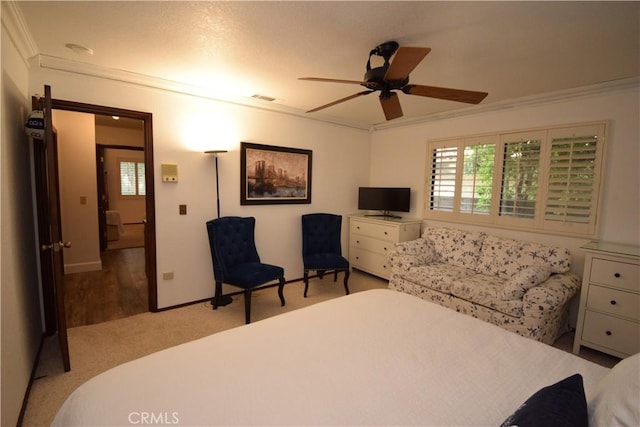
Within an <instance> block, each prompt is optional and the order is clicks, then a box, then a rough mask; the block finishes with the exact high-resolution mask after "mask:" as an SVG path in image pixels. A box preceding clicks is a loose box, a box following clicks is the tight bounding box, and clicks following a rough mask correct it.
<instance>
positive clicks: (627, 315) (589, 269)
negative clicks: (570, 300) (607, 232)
mask: <svg viewBox="0 0 640 427" xmlns="http://www.w3.org/2000/svg"><path fill="white" fill-rule="evenodd" d="M581 249H582V250H584V251H585V252H586V258H585V264H584V274H583V278H582V289H581V290H580V309H579V312H578V323H577V326H576V335H575V339H574V342H573V352H574V353H575V354H578V353H579V352H580V346H585V347H590V348H593V349H595V350H598V351H602V352H604V353H608V354H611V355H613V356H616V357H621V358H624V357H627V356H630V355H632V354H635V353H638V352H640V247H638V246H634V245H622V244H617V243H611V242H590V243H588V244H586V245H584V246H582V247H581Z"/></svg>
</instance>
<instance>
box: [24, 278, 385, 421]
mask: <svg viewBox="0 0 640 427" xmlns="http://www.w3.org/2000/svg"><path fill="white" fill-rule="evenodd" d="M387 285H388V282H387V281H385V280H382V279H380V278H377V277H374V276H371V275H368V274H366V273H360V272H358V271H354V272H353V273H352V274H351V278H350V279H349V290H350V291H351V293H354V292H361V291H364V290H368V289H378V288H386V287H387ZM303 290H304V284H303V283H302V282H296V283H290V284H288V285H285V288H284V296H285V300H286V305H285V306H284V307H281V306H280V300H279V298H278V292H277V288H269V289H265V290H261V291H257V292H254V296H253V300H252V304H251V321H252V322H257V321H260V320H262V319H266V318H268V317H271V316H275V315H278V314H281V313H284V312H287V311H292V310H296V309H299V308H303V307H306V306H309V305H312V304H315V303H318V302H321V301H326V300H329V299H332V298H337V297H340V296H343V295H344V287H343V286H342V274H340V275H339V277H338V282H337V283H334V282H333V275H329V276H325V277H324V279H323V280H320V279H317V278H316V279H312V280H311V281H310V284H309V292H308V294H307V295H308V296H307V298H304V297H303V295H302V294H303ZM242 325H244V303H243V296H241V295H240V296H235V297H234V301H233V303H232V304H230V305H227V306H225V307H221V308H219V309H218V310H215V311H214V310H212V308H211V304H210V303H198V304H193V305H189V306H186V307H181V308H177V309H172V310H167V311H162V312H158V313H143V314H138V315H135V316H131V317H127V318H124V319H118V320H113V321H109V322H104V323H100V324H96V325H88V326H78V327H75V328H70V329H69V330H68V336H69V353H70V359H71V371H70V372H66V373H65V372H64V370H63V367H62V362H61V358H60V351H59V347H58V345H57V341H56V337H52V338H49V339H47V341H46V342H45V345H44V348H43V350H42V353H41V357H40V364H39V366H38V370H37V373H36V376H35V378H36V380H35V381H34V382H33V385H32V388H31V393H30V396H29V401H28V403H27V407H26V411H25V416H24V420H23V425H24V426H48V425H50V424H51V422H52V421H53V418H54V416H55V414H56V412H57V411H58V408H59V407H60V406H61V405H62V403H63V402H64V400H65V399H66V398H67V396H69V394H71V392H72V391H73V390H75V389H76V388H77V387H78V386H80V385H81V384H82V383H84V382H85V381H87V380H88V379H90V378H92V377H94V376H96V375H98V374H100V373H101V372H104V371H106V370H108V369H110V368H112V367H114V366H117V365H120V364H122V363H125V362H127V361H130V360H134V359H137V358H140V357H142V356H145V355H147V354H150V353H153V352H156V351H158V350H162V349H164V348H168V347H172V346H175V345H178V344H182V343H185V342H188V341H192V340H194V339H197V338H202V337H205V336H207V335H210V334H213V333H216V332H220V331H223V330H225V329H230V328H234V327H238V326H242Z"/></svg>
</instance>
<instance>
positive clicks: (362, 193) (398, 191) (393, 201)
mask: <svg viewBox="0 0 640 427" xmlns="http://www.w3.org/2000/svg"><path fill="white" fill-rule="evenodd" d="M410 202H411V188H408V187H360V188H358V209H360V210H366V211H381V213H380V214H376V215H369V216H384V217H395V218H400V217H399V216H396V215H392V214H391V212H409V208H410Z"/></svg>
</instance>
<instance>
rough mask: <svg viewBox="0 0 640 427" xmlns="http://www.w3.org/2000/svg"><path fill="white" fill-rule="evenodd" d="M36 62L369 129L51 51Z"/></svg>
mask: <svg viewBox="0 0 640 427" xmlns="http://www.w3.org/2000/svg"><path fill="white" fill-rule="evenodd" d="M37 66H39V67H41V68H45V69H50V70H56V71H64V72H67V73H74V74H79V75H83V76H88V77H97V78H101V79H105V80H111V81H116V82H121V83H129V84H134V85H137V86H143V87H148V88H152V89H157V90H162V91H168V92H173V93H179V94H183V95H189V96H195V97H198V98H205V99H210V100H214V101H218V102H224V103H227V104H234V105H240V106H244V107H249V108H254V109H259V110H265V111H271V112H277V113H282V114H288V115H291V116H296V117H300V118H304V119H307V120H314V121H322V122H326V123H331V124H335V125H340V126H346V127H350V128H356V129H361V130H369V128H370V126H369V125H368V124H362V123H354V122H352V121H348V120H344V119H340V118H336V117H331V116H325V117H313V118H312V117H309V116H308V115H307V114H306V113H305V112H304V111H303V110H300V109H298V108H293V107H288V106H285V105H281V104H278V103H272V102H268V101H262V100H258V99H254V98H247V97H240V96H238V97H233V96H229V95H226V94H221V93H217V92H215V91H212V90H210V89H207V88H204V87H200V86H194V85H189V84H185V83H180V82H176V81H173V80H167V79H161V78H158V77H152V76H148V75H146V74H140V73H133V72H130V71H124V70H119V69H115V68H109V67H103V66H98V65H93V64H89V63H86V62H81V61H74V60H70V59H65V58H59V57H55V56H50V55H42V54H40V55H38V61H37Z"/></svg>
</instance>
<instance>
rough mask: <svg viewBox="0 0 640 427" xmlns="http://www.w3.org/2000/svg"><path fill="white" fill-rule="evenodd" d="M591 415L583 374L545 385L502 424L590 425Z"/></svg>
mask: <svg viewBox="0 0 640 427" xmlns="http://www.w3.org/2000/svg"><path fill="white" fill-rule="evenodd" d="M588 425H589V414H588V412H587V400H586V398H585V396H584V386H583V384H582V376H581V375H580V374H575V375H572V376H570V377H568V378H565V379H564V380H562V381H560V382H557V383H555V384H553V385H550V386H547V387H544V388H542V389H540V390H538V391H537V392H536V393H534V394H533V396H531V397H530V398H529V399H527V401H526V402H524V403H523V404H522V405H521V406H520V407H519V408H518V409H517V410H516V412H514V413H513V414H512V415H511V416H510V417H509V418H507V419H506V420H505V421H504V422H503V423H502V424H501V426H500V427H508V426H518V427H530V426H545V427H582V426H584V427H588Z"/></svg>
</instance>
